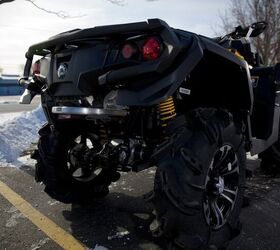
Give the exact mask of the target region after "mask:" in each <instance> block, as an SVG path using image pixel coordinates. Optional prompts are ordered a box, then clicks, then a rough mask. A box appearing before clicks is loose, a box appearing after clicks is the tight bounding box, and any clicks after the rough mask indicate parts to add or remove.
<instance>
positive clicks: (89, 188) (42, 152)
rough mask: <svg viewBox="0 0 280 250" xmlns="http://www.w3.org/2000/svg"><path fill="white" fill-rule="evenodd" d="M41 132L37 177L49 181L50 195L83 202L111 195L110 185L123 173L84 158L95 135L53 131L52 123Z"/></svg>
mask: <svg viewBox="0 0 280 250" xmlns="http://www.w3.org/2000/svg"><path fill="white" fill-rule="evenodd" d="M39 134H40V135H41V136H40V139H39V143H38V154H37V164H36V179H37V181H42V182H43V183H44V184H45V192H46V193H47V194H48V195H49V196H51V197H52V198H54V199H56V200H58V201H61V202H64V203H80V204H81V203H82V204H83V203H90V202H92V201H93V200H94V199H95V198H102V197H104V196H106V195H107V194H108V192H109V189H108V186H109V185H110V184H111V181H116V180H117V179H118V178H117V177H119V174H118V173H117V172H115V171H113V170H111V169H110V170H109V169H103V168H98V166H91V165H89V164H88V163H87V162H85V161H84V158H85V157H84V155H85V154H86V153H87V152H88V151H89V150H91V148H92V147H94V146H95V145H94V138H92V136H91V135H81V134H79V133H77V132H75V131H72V132H67V130H65V131H63V132H62V131H61V132H58V131H54V132H52V131H51V130H50V128H49V127H48V126H47V127H44V128H43V129H41V130H40V132H39Z"/></svg>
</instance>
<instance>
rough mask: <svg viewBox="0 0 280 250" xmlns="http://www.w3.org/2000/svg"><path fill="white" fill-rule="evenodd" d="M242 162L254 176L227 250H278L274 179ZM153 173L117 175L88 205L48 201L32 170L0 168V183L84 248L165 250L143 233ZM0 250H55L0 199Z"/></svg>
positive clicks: (279, 205)
mask: <svg viewBox="0 0 280 250" xmlns="http://www.w3.org/2000/svg"><path fill="white" fill-rule="evenodd" d="M258 164H259V161H258V160H248V165H249V167H250V168H253V169H255V170H254V177H253V178H251V179H250V180H248V182H247V186H248V189H247V195H248V196H249V197H250V199H251V202H250V205H249V206H248V207H245V208H244V209H243V212H242V214H241V220H242V222H243V230H242V233H241V235H240V236H239V237H238V238H236V239H235V240H233V241H232V243H231V244H230V246H229V248H228V249H247V250H255V249H275V250H276V249H280V247H279V245H280V216H279V209H280V178H279V177H278V178H277V177H274V178H268V177H266V176H264V175H262V174H261V173H260V172H259V170H258ZM154 172H155V170H154V169H150V170H146V171H144V172H141V173H138V174H135V173H129V174H124V175H122V178H121V179H120V180H119V181H118V182H117V183H114V184H113V185H112V186H111V187H110V194H109V195H108V196H107V197H106V198H105V199H103V200H101V201H98V202H96V203H95V204H93V205H91V206H78V205H65V204H62V203H59V202H56V201H54V200H52V199H50V198H49V197H48V196H47V195H46V194H45V193H44V192H43V186H42V185H40V184H38V183H35V182H34V179H33V176H34V165H33V164H30V165H29V166H22V167H21V168H20V169H16V168H0V181H2V182H4V183H6V184H7V185H8V186H9V187H10V188H12V189H13V190H14V191H15V192H16V193H18V194H20V195H21V196H22V197H23V198H24V199H25V200H26V201H27V202H29V203H30V204H31V205H32V206H33V207H34V208H35V209H37V210H38V211H40V212H42V213H43V214H44V215H46V216H47V217H48V218H50V219H51V220H52V221H54V222H55V223H56V224H57V225H59V226H60V227H61V228H63V229H65V230H66V231H67V232H69V233H70V234H72V235H73V236H74V237H75V238H76V239H77V240H79V241H80V242H81V243H82V244H84V245H85V246H86V247H87V248H88V249H94V248H95V246H96V245H101V246H104V247H106V248H108V249H113V250H115V249H116V250H118V249H122V250H131V249H133V250H134V249H153V250H158V249H165V246H164V242H162V241H160V240H158V239H154V238H152V237H151V235H150V233H149V230H148V228H149V224H150V222H151V220H152V217H153V215H152V207H151V205H150V204H148V203H146V202H145V201H144V199H143V195H144V194H146V193H147V192H149V191H150V190H152V185H153V178H154ZM0 204H1V206H0V218H1V219H0V249H1V250H2V249H7V250H8V249H11V250H13V249H61V248H60V247H59V246H58V245H57V244H56V243H55V242H54V241H52V240H51V239H49V238H48V237H47V236H46V235H45V234H44V233H43V232H42V231H41V230H40V229H39V228H37V227H36V226H35V225H34V224H32V223H31V222H30V221H29V220H27V219H26V218H25V217H24V216H23V215H22V214H21V213H20V212H19V211H18V210H16V209H15V208H14V207H13V206H12V205H11V204H10V203H9V202H8V201H7V200H6V199H5V198H3V197H2V196H1V195H0Z"/></svg>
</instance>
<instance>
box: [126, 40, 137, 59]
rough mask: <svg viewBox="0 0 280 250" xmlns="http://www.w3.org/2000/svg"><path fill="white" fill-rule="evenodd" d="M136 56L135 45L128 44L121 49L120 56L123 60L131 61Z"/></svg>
mask: <svg viewBox="0 0 280 250" xmlns="http://www.w3.org/2000/svg"><path fill="white" fill-rule="evenodd" d="M137 55H138V48H137V47H136V45H134V44H131V43H128V44H125V45H124V46H123V48H122V56H123V58H125V59H132V58H135V57H136V56H137Z"/></svg>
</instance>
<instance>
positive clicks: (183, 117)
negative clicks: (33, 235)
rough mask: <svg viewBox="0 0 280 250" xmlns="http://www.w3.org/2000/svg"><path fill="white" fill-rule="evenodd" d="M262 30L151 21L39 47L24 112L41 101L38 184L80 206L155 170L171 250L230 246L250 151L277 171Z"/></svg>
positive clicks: (271, 82)
mask: <svg viewBox="0 0 280 250" xmlns="http://www.w3.org/2000/svg"><path fill="white" fill-rule="evenodd" d="M266 26H267V24H266V23H265V22H258V23H254V24H252V25H251V26H250V27H246V28H242V27H237V28H236V29H235V30H234V31H233V32H232V33H230V34H228V35H226V36H224V37H219V38H214V39H211V38H207V37H204V36H201V35H197V34H194V33H191V32H187V31H183V30H178V29H174V28H171V27H169V26H168V25H167V24H166V23H165V22H164V21H162V20H159V19H151V20H148V21H147V22H139V23H130V24H121V25H111V26H101V27H95V28H91V29H84V30H72V31H68V32H65V33H61V34H59V35H57V36H54V37H51V38H50V39H49V40H47V41H44V42H42V43H38V44H35V45H33V46H31V47H30V48H29V50H28V52H27V53H26V58H27V61H26V65H25V69H24V76H23V78H21V79H20V80H19V83H20V84H21V85H23V86H25V87H26V90H25V93H24V94H23V96H22V98H21V103H30V102H31V100H32V98H33V96H34V95H35V94H41V100H42V107H43V110H44V113H45V115H46V117H47V120H48V122H47V124H45V125H44V126H43V128H42V129H41V130H40V131H39V134H40V140H39V143H38V150H37V151H35V153H34V155H33V157H34V158H36V159H37V162H38V163H37V165H36V180H37V181H40V182H41V181H42V182H43V183H44V184H45V191H46V192H47V193H48V194H49V195H50V196H51V197H53V198H55V199H57V200H59V201H62V202H65V203H80V204H83V203H88V202H90V201H92V200H94V199H96V198H101V197H104V196H105V195H107V194H108V192H109V191H108V186H109V185H110V184H111V182H114V181H117V180H118V179H119V177H120V172H127V171H135V172H138V171H141V170H144V169H147V168H149V167H152V166H156V167H157V171H156V176H155V182H154V191H153V193H152V195H151V196H150V197H149V200H150V201H151V202H152V203H153V205H154V207H155V211H156V219H155V221H154V222H153V223H152V224H151V230H152V232H153V234H154V235H156V236H164V237H165V238H167V239H168V241H169V242H170V249H175V248H179V249H180V248H181V249H207V248H211V249H216V248H221V247H224V246H225V244H226V243H227V242H228V241H229V240H231V239H232V238H233V237H234V236H236V235H237V234H238V233H239V231H240V222H239V214H240V211H241V207H242V203H243V195H244V187H245V161H246V152H251V154H252V155H255V154H259V153H262V154H261V157H262V159H263V161H264V162H265V164H270V163H271V162H274V163H280V142H279V141H278V131H279V115H280V112H279V111H280V107H279V91H278V90H279V86H280V64H277V65H275V66H273V67H266V66H263V65H262V61H261V57H260V56H259V55H258V54H257V53H253V52H252V50H251V48H250V43H249V41H250V37H256V36H258V35H259V34H261V33H262V32H263V31H264V30H265V28H266ZM34 55H37V56H41V57H42V58H41V59H40V60H38V61H36V62H35V63H34V64H33V65H32V61H33V56H34ZM30 71H31V75H30Z"/></svg>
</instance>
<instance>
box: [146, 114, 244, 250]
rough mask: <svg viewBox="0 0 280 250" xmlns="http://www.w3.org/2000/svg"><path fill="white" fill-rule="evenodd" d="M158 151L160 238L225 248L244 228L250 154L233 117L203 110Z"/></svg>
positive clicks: (156, 225) (183, 245)
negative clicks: (246, 151)
mask: <svg viewBox="0 0 280 250" xmlns="http://www.w3.org/2000/svg"><path fill="white" fill-rule="evenodd" d="M187 121H188V122H187V124H186V125H184V126H183V127H181V128H179V129H177V130H176V132H175V133H174V134H173V135H172V136H171V137H170V138H169V139H168V141H167V142H166V143H165V144H164V145H162V147H161V149H160V150H159V151H158V153H156V155H155V159H156V161H157V166H158V168H157V172H156V176H155V184H154V196H153V198H152V202H153V204H154V207H155V212H156V220H155V221H154V222H153V223H152V224H151V230H152V232H153V233H154V235H155V236H164V238H165V239H167V242H168V244H170V245H169V249H221V248H223V247H225V246H226V243H228V242H229V241H230V240H231V239H232V238H234V237H235V236H237V235H238V234H239V232H240V229H241V224H240V222H239V214H240V212H241V207H242V202H243V194H244V183H245V160H246V154H245V150H244V145H243V137H242V135H240V134H239V132H238V130H237V128H236V126H235V124H234V122H233V119H232V116H231V115H230V114H229V113H227V112H225V111H220V110H215V109H197V110H195V111H193V112H192V114H191V115H190V116H189V117H188V118H187Z"/></svg>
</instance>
